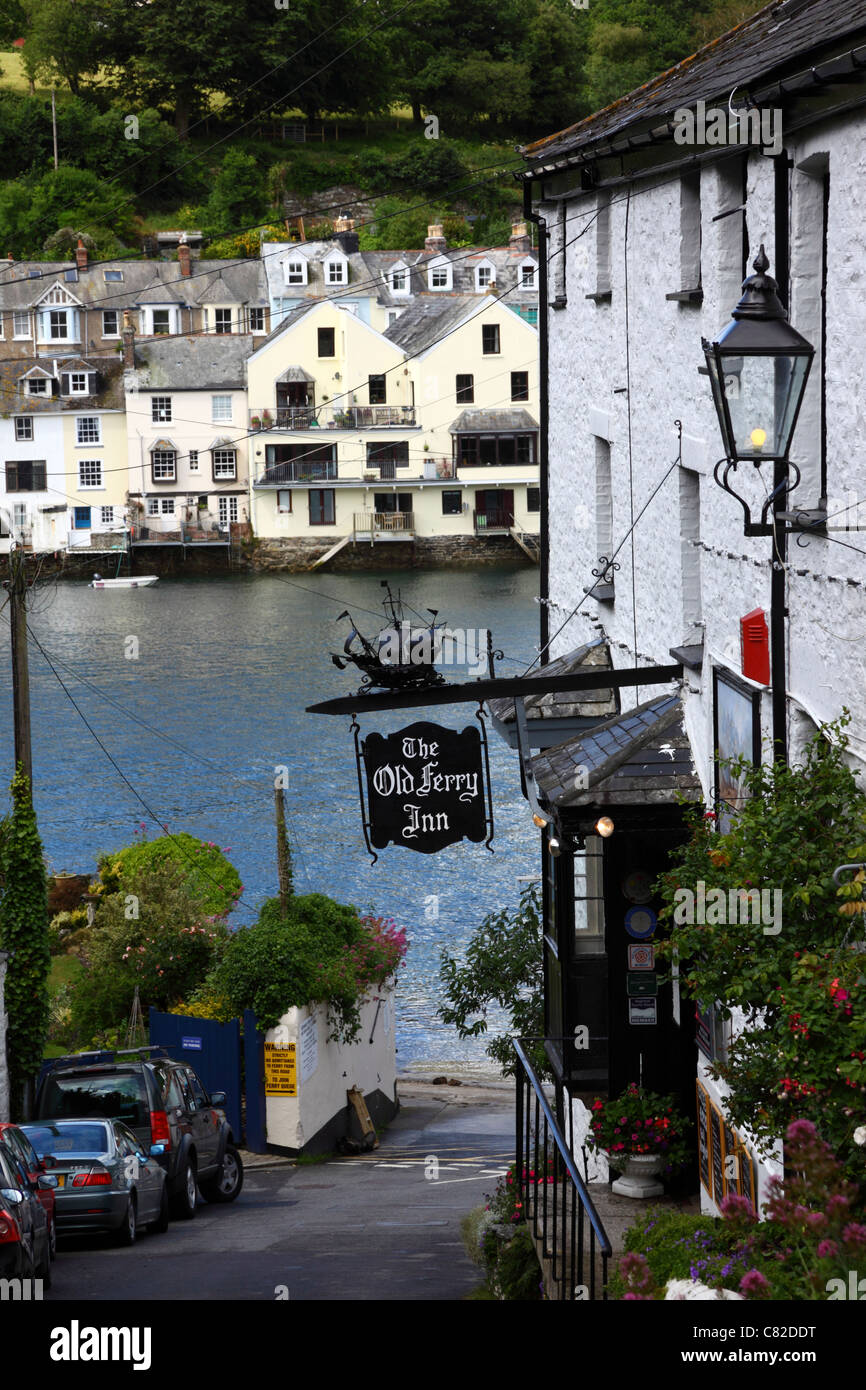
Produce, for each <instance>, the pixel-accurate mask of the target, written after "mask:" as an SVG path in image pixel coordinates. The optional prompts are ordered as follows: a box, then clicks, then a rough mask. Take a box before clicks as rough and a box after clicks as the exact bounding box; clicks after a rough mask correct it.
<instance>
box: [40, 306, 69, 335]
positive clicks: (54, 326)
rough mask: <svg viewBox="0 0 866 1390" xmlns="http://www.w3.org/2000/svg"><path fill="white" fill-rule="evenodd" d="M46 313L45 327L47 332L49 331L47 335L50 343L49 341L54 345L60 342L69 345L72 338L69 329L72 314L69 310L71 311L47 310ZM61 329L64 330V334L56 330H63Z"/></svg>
mask: <svg viewBox="0 0 866 1390" xmlns="http://www.w3.org/2000/svg"><path fill="white" fill-rule="evenodd" d="M44 312H45V327H46V328H47V330H48V334H47V338H48V341H49V342H52V343H59V342H63V343H68V342H69V339H70V338H71V337H72V334H71V333H70V332H69V329H70V323H69V314H70V310H69V309H46V310H45V311H44ZM55 320H56V322H55ZM61 328H62V329H63V332H62V333H61V332H59V331H56V330H59V329H61Z"/></svg>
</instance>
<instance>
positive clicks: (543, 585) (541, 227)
mask: <svg viewBox="0 0 866 1390" xmlns="http://www.w3.org/2000/svg"><path fill="white" fill-rule="evenodd" d="M532 188H533V181H532V180H531V179H528V180H527V181H526V182H525V183H524V185H523V216H524V218H525V219H526V220H527V222H534V223H535V225H536V227H537V228H538V333H539V341H538V374H539V403H540V407H541V409H540V414H541V421H540V425H541V430H540V439H539V454H540V457H539V462H538V486H539V490H540V498H541V535H540V537H539V541H540V547H541V549H540V555H539V581H540V583H539V587H540V589H541V603H540V605H539V606H540V608H541V623H540V637H541V660H542V661H548V660H549V659H550V656H549V653H548V650H547V644H548V641H549V639H550V614H549V612H548V607H547V599H548V597H549V591H550V559H549V536H550V528H549V524H548V507H547V480H548V459H547V444H548V432H549V425H548V419H549V411H548V394H547V364H548V342H549V338H548V307H549V306H548V302H547V299H548V294H547V223H546V222H545V220H544V218H543V217H539V216H538V214H537V213H535V212H533V211H532Z"/></svg>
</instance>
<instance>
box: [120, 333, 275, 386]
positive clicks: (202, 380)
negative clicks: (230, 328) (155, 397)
mask: <svg viewBox="0 0 866 1390" xmlns="http://www.w3.org/2000/svg"><path fill="white" fill-rule="evenodd" d="M252 350H253V338H252V337H251V335H250V334H248V333H224V334H222V333H217V334H212V333H204V334H196V335H194V336H193V337H191V338H184V337H170V336H166V337H159V338H144V339H140V340H139V341H137V342H136V344H135V368H136V370H135V374H134V375H133V373H129V375H128V382H129V385H130V386H131V385H133V383H135V384H136V386H137V388H138V389H140V390H142V391H150V390H154V391H155V390H162V389H168V390H171V391H195V390H201V391H207V390H215V389H217V388H220V387H223V388H225V389H226V390H242V389H243V388H244V386H245V385H246V360H247V358H248V357H249V355H250V353H251V352H252Z"/></svg>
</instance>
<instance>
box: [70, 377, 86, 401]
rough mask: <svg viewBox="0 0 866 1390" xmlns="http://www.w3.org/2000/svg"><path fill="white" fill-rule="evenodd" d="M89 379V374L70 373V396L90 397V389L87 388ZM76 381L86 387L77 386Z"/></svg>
mask: <svg viewBox="0 0 866 1390" xmlns="http://www.w3.org/2000/svg"><path fill="white" fill-rule="evenodd" d="M87 377H88V373H87V372H70V373H69V394H70V396H89V395H90V392H89V390H88V387H87ZM76 381H79V382H83V383H84V385H83V386H76V384H75V383H76Z"/></svg>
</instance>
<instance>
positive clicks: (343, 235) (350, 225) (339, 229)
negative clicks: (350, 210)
mask: <svg viewBox="0 0 866 1390" xmlns="http://www.w3.org/2000/svg"><path fill="white" fill-rule="evenodd" d="M334 239H335V241H338V242H339V243H340V245H341V246H342V248H343V250H344V251H345V253H346V255H347V256H351V255H353V254H354V252H355V251H358V250H360V243H359V241H358V233H357V232H356V231H355V219H354V217H347V216H346V214H345V213H344V212H341V213H340V216H339V217H337V218H335V219H334Z"/></svg>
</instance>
